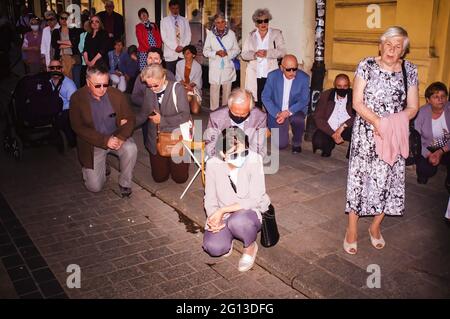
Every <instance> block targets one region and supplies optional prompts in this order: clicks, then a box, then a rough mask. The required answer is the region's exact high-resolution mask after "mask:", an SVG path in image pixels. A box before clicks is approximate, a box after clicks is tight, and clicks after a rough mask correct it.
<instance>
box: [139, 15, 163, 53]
mask: <svg viewBox="0 0 450 319" xmlns="http://www.w3.org/2000/svg"><path fill="white" fill-rule="evenodd" d="M150 24H151V26H152V31H151V33H152V35H153V38H154V39H155V42H156V47H157V48H161V47H162V39H161V34H160V33H159V30H158V26H157V25H156V24H155V23H153V22H151V23H150ZM136 39H137V41H138V45H139V46H138V51H139V52H147V51H148V50H149V49H150V44H149V43H148V34H147V29H146V28H145V25H144V24H143V23H138V24H136Z"/></svg>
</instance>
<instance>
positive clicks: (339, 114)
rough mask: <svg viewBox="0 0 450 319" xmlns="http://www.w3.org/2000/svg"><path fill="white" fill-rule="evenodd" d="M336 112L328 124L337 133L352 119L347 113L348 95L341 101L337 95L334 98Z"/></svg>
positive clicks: (334, 111)
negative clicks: (343, 124) (340, 127)
mask: <svg viewBox="0 0 450 319" xmlns="http://www.w3.org/2000/svg"><path fill="white" fill-rule="evenodd" d="M334 103H335V105H334V110H333V113H332V114H331V116H330V118H329V119H328V124H329V125H330V127H331V129H332V130H333V131H336V130H337V129H338V128H339V126H341V125H342V123H344V122H345V121H347V120H348V119H349V118H350V115H348V113H347V95H346V96H345V98H343V99H339V98H338V95H337V94H336V95H335V97H334Z"/></svg>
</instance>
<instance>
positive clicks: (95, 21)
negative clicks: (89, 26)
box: [91, 20, 100, 23]
mask: <svg viewBox="0 0 450 319" xmlns="http://www.w3.org/2000/svg"><path fill="white" fill-rule="evenodd" d="M91 23H100V21H99V20H91Z"/></svg>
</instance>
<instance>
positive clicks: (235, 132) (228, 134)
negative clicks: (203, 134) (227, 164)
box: [216, 126, 249, 156]
mask: <svg viewBox="0 0 450 319" xmlns="http://www.w3.org/2000/svg"><path fill="white" fill-rule="evenodd" d="M238 141H239V142H240V143H242V144H244V145H245V148H246V149H248V147H249V141H248V136H247V135H246V134H245V132H244V131H243V130H242V129H240V128H239V127H237V126H232V127H229V128H226V129H223V130H222V132H221V134H220V136H219V138H218V139H217V142H216V154H217V156H220V155H219V154H220V152H221V151H222V152H223V153H224V154H225V153H226V152H227V151H228V150H229V149H230V148H232V147H233V146H235V145H236V142H238Z"/></svg>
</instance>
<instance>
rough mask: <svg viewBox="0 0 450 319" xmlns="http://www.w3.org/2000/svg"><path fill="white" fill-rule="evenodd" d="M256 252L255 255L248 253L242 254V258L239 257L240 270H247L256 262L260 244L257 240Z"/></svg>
mask: <svg viewBox="0 0 450 319" xmlns="http://www.w3.org/2000/svg"><path fill="white" fill-rule="evenodd" d="M255 245H256V247H255V252H254V254H253V256H251V255H248V254H242V257H241V259H239V266H238V270H239V271H242V272H244V271H247V270H250V269H251V268H252V267H253V264H254V263H255V259H256V254H257V253H258V244H257V243H256V241H255Z"/></svg>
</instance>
